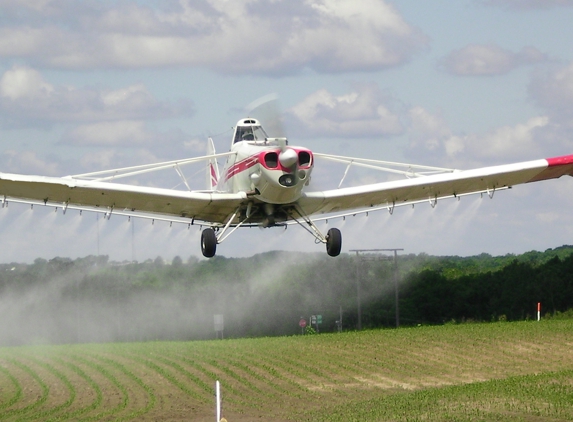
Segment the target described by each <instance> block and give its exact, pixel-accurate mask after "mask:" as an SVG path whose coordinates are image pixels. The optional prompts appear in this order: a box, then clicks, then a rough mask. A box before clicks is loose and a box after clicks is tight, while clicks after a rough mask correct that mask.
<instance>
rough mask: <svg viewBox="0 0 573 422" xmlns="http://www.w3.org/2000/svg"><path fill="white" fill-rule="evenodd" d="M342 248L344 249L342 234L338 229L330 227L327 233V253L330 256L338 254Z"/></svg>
mask: <svg viewBox="0 0 573 422" xmlns="http://www.w3.org/2000/svg"><path fill="white" fill-rule="evenodd" d="M340 249H342V234H341V233H340V230H338V229H330V230H329V231H328V233H327V234H326V253H327V254H328V255H330V256H338V255H340Z"/></svg>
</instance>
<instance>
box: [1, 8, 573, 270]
mask: <svg viewBox="0 0 573 422" xmlns="http://www.w3.org/2000/svg"><path fill="white" fill-rule="evenodd" d="M571 22H573V0H434V1H432V2H422V1H419V0H396V1H389V0H362V1H355V0H321V1H310V0H309V1H306V0H301V1H297V2H293V1H291V0H233V1H230V0H194V1H191V0H188V1H185V0H180V1H161V2H154V1H144V0H140V1H135V0H117V1H96V0H85V1H81V2H78V1H72V0H54V1H50V0H0V171H1V172H5V173H20V174H35V175H49V176H64V175H69V174H81V173H86V172H90V171H97V170H101V169H112V168H117V167H124V166H132V165H137V164H146V163H152V162H156V161H166V160H174V159H179V158H185V157H192V156H199V155H204V154H205V152H206V142H207V137H208V136H212V137H213V139H214V142H215V146H216V149H217V151H218V152H224V151H226V150H227V149H228V147H229V145H230V138H231V134H232V127H233V126H234V125H235V123H236V122H237V121H238V120H239V119H240V118H242V117H246V116H245V114H246V111H245V109H246V107H247V106H248V104H250V103H252V102H253V101H255V100H257V99H259V98H261V97H264V96H266V95H269V94H275V95H276V96H277V98H278V100H277V101H278V103H279V105H280V109H281V110H282V116H283V120H284V122H285V125H284V130H285V132H286V134H287V136H288V137H289V142H290V143H291V144H295V145H303V146H305V147H308V148H310V149H311V150H313V151H315V152H322V153H330V154H338V155H345V156H357V157H365V158H375V159H380V160H391V161H401V162H407V163H415V164H426V165H432V166H440V167H448V168H458V169H470V168H477V167H483V166H489V165H495V164H504V163H512V162H519V161H527V160H532V159H538V158H547V157H552V156H559V155H567V154H572V153H573V137H572V133H571V130H572V128H573V43H571V40H572V39H573V26H572V25H571ZM255 117H256V116H255ZM321 164H323V163H320V162H319V161H318V160H317V162H316V164H315V171H314V174H313V180H312V183H311V186H309V190H312V189H313V186H320V187H322V186H327V185H329V184H330V185H332V184H334V186H336V185H337V183H338V181H339V180H340V178H341V177H342V174H343V171H344V169H342V170H341V171H340V172H337V173H336V174H335V170H336V169H331V168H330V167H326V166H324V167H322V168H321V167H320V166H321ZM323 165H324V164H323ZM186 171H188V173H187V174H186V177H187V178H188V179H189V180H190V181H192V183H193V185H194V187H195V186H196V187H197V188H199V189H201V188H204V186H203V183H204V175H203V170H202V168H198V169H190V170H186ZM175 176H176V175H175ZM379 177H383V176H380V175H378V174H374V175H373V174H367V173H365V172H361V171H356V172H354V171H353V170H351V175H350V176H349V178H348V183H350V184H351V185H352V184H354V185H356V184H361V183H372V182H374V181H379V180H380V179H377V178H379ZM382 180H383V179H382ZM137 183H143V184H149V185H153V186H163V187H176V188H178V189H180V188H181V181H177V179H176V177H175V178H173V175H157V176H154V177H153V178H149V177H148V178H146V179H144V180H143V181H138V182H137ZM345 183H346V182H345ZM165 184H167V186H165ZM571 193H573V179H572V178H562V179H559V180H551V181H545V182H540V183H535V184H531V185H522V186H516V187H514V188H513V189H511V190H510V191H503V192H496V193H495V195H494V197H493V198H492V199H490V198H489V197H487V196H486V197H484V198H481V197H480V196H479V195H478V196H475V197H464V198H463V199H462V200H461V201H456V200H451V201H447V200H444V201H440V203H439V204H438V205H437V206H436V207H435V208H432V207H431V206H430V205H429V204H428V205H427V206H425V205H424V204H419V205H416V207H415V208H414V209H412V208H401V209H396V210H395V211H394V213H393V214H392V215H390V214H389V213H387V212H386V211H382V212H379V213H371V214H369V215H368V216H364V215H359V216H356V217H352V218H347V219H345V220H344V221H342V220H339V221H329V222H328V225H326V223H320V224H321V228H324V229H325V230H326V229H328V227H338V228H340V229H341V231H342V234H343V248H342V251H343V252H348V251H349V250H353V249H370V248H403V249H404V252H403V253H421V252H425V253H429V254H435V255H474V254H479V253H482V252H486V253H490V254H492V255H500V254H507V253H522V252H525V251H529V250H545V249H547V248H553V247H558V246H560V245H563V244H572V243H573V215H572V213H571V212H570V210H571V208H572V206H573V195H571ZM0 238H1V239H2V240H3V242H2V244H3V247H2V248H0V262H32V261H33V260H34V259H35V258H38V257H40V258H44V259H51V258H53V257H55V256H61V257H71V258H76V257H82V256H86V255H90V254H104V255H109V256H110V259H112V260H131V259H136V260H139V261H143V260H145V259H154V258H155V257H157V256H162V257H163V258H164V259H166V260H170V259H172V258H173V257H174V256H177V255H178V256H181V257H182V258H183V259H186V258H188V257H189V256H197V257H200V256H201V252H200V245H199V239H200V228H199V227H191V228H188V227H187V226H186V225H177V224H174V225H172V226H171V225H169V224H168V223H160V222H155V223H154V224H151V222H149V221H147V220H130V221H128V220H127V219H126V218H122V217H120V216H112V217H111V218H110V220H105V219H103V218H102V216H97V215H96V214H92V213H83V214H82V215H81V216H80V215H79V213H78V212H77V211H76V212H74V211H73V210H68V211H67V212H66V213H65V214H64V213H63V212H62V210H61V209H60V210H56V211H54V210H53V209H51V208H44V207H35V208H33V209H31V207H30V206H29V205H19V204H15V203H10V204H9V205H8V207H4V208H2V209H0ZM270 249H281V250H302V251H309V252H324V245H320V244H315V242H314V238H313V237H311V236H310V235H309V234H308V233H307V232H306V231H305V230H302V229H301V228H297V227H289V228H288V229H286V230H285V229H283V228H271V229H264V230H263V229H256V228H254V229H242V230H238V231H237V232H235V233H234V234H233V235H232V236H230V237H229V238H228V239H227V240H225V242H223V243H222V244H220V245H219V246H218V252H217V253H218V254H219V255H223V256H226V257H244V256H251V255H253V254H256V253H260V252H264V251H267V250H270Z"/></svg>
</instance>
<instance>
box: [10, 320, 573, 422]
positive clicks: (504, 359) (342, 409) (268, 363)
mask: <svg viewBox="0 0 573 422" xmlns="http://www.w3.org/2000/svg"><path fill="white" fill-rule="evenodd" d="M215 380H219V381H220V382H221V386H222V394H223V400H224V410H223V414H224V416H225V417H226V418H227V419H228V420H229V422H234V421H251V420H272V421H292V420H294V421H378V420H380V421H382V420H392V421H436V420H442V421H446V420H447V421H500V420H503V421H506V420H509V421H558V420H563V421H565V420H572V419H573V321H567V320H566V321H556V320H554V321H542V322H517V323H494V324H465V325H446V326H439V327H417V328H407V329H399V330H380V331H365V332H356V333H343V334H328V335H324V334H321V335H314V336H297V337H277V338H259V339H240V340H222V341H221V340H219V341H202V342H150V343H123V344H89V345H69V346H66V345H64V346H29V347H14V348H1V349H0V419H1V420H14V421H16V420H23V421H25V420H42V421H52V420H53V421H56V420H73V421H76V420H86V421H88V420H91V421H100V420H106V421H107V420H110V421H111V420H149V421H151V420H153V421H161V420H166V421H167V420H169V421H173V420H194V421H213V420H214V419H215V416H214V407H215V405H214V383H215Z"/></svg>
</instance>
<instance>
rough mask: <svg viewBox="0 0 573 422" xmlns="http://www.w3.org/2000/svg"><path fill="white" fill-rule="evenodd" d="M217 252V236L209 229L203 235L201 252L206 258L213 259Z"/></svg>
mask: <svg viewBox="0 0 573 422" xmlns="http://www.w3.org/2000/svg"><path fill="white" fill-rule="evenodd" d="M216 251H217V236H216V235H215V230H213V229H211V228H209V229H205V230H203V232H202V233H201V252H202V253H203V256H204V257H205V258H212V257H214V256H215V252H216Z"/></svg>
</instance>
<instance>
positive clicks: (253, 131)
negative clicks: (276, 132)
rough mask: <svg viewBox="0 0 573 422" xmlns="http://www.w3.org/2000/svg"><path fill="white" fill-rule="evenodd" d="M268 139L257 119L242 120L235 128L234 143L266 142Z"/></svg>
mask: <svg viewBox="0 0 573 422" xmlns="http://www.w3.org/2000/svg"><path fill="white" fill-rule="evenodd" d="M267 138H268V135H267V133H266V132H265V130H264V129H263V127H262V126H261V124H260V123H259V121H258V120H256V119H251V118H249V119H241V120H239V121H238V122H237V126H236V127H235V136H234V137H233V143H234V144H235V143H237V142H242V141H247V142H265V140H266V139H267Z"/></svg>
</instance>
